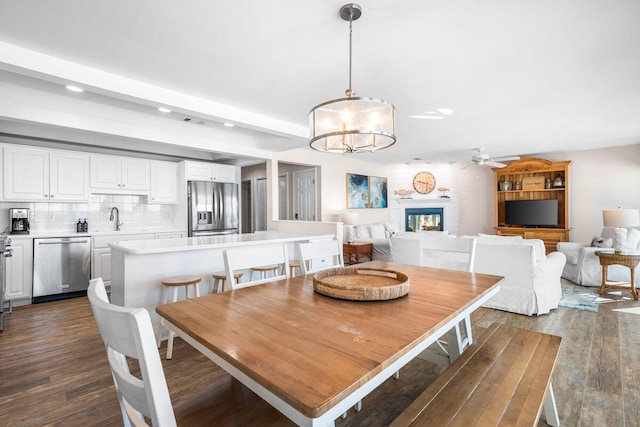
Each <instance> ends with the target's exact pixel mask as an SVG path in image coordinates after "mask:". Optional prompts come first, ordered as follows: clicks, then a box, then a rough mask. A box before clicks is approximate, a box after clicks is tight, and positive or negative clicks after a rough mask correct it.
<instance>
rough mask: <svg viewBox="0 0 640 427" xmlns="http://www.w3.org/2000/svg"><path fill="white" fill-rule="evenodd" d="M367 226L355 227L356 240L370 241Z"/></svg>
mask: <svg viewBox="0 0 640 427" xmlns="http://www.w3.org/2000/svg"><path fill="white" fill-rule="evenodd" d="M369 230H370V229H369V226H368V225H357V226H356V238H358V239H370V238H371V232H370V231H369Z"/></svg>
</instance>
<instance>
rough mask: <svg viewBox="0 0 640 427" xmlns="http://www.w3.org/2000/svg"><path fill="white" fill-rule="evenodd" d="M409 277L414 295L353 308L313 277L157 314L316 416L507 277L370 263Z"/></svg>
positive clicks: (168, 306)
mask: <svg viewBox="0 0 640 427" xmlns="http://www.w3.org/2000/svg"><path fill="white" fill-rule="evenodd" d="M358 266H359V267H360V266H361V267H377V268H387V269H395V270H398V271H402V272H403V273H405V274H407V275H408V276H409V280H410V283H411V290H410V291H409V294H408V295H406V296H404V297H402V298H399V299H396V300H390V301H367V302H358V301H346V300H338V299H333V298H330V297H326V296H323V295H320V294H318V293H315V292H314V291H313V279H312V276H311V275H310V276H306V277H305V276H298V277H294V278H291V279H287V280H281V281H277V282H272V283H268V284H264V285H259V286H253V287H248V288H243V289H239V290H236V291H230V292H225V293H221V294H211V295H206V296H202V297H200V298H192V299H187V300H183V301H179V302H175V303H170V304H164V305H160V306H158V307H157V308H156V311H157V313H158V314H160V315H161V316H162V317H164V318H165V319H167V320H168V321H169V322H171V323H172V324H174V325H175V326H177V327H178V328H180V329H181V330H182V331H183V332H185V333H186V334H188V335H189V336H191V337H192V338H194V339H195V340H196V341H198V342H199V343H200V344H202V345H203V346H204V347H206V348H207V349H209V350H210V351H212V352H213V353H215V354H216V355H218V356H220V357H221V358H222V359H224V360H225V361H227V362H228V363H230V364H231V365H233V366H234V367H235V368H237V369H239V370H240V371H241V372H243V373H244V374H246V375H248V376H249V377H250V378H252V379H253V380H254V381H255V382H257V383H258V384H260V385H261V386H263V387H265V388H266V389H268V390H270V391H271V392H272V393H274V394H275V395H277V396H279V397H280V398H281V399H282V400H284V401H285V402H287V403H288V404H289V405H291V406H292V407H294V408H296V409H297V410H298V411H300V412H301V413H303V414H305V415H306V416H309V417H311V418H315V417H318V416H320V415H322V414H323V413H325V412H326V411H327V410H328V409H330V408H331V407H333V406H334V405H335V404H336V403H337V402H340V401H341V400H342V399H344V398H345V397H346V396H348V395H349V394H350V393H352V392H353V391H354V390H356V389H358V388H359V387H360V386H361V385H363V384H364V383H366V382H367V381H368V380H369V379H370V378H372V377H373V376H375V375H376V374H378V373H379V372H381V371H382V370H383V369H385V368H386V367H388V366H389V365H391V364H392V363H393V362H394V361H396V360H397V359H399V358H400V357H401V356H402V355H404V354H405V353H407V352H408V351H409V350H410V349H412V348H413V347H415V346H416V345H417V344H418V343H420V342H422V341H423V340H424V339H425V337H429V336H431V335H432V334H433V333H434V332H435V331H436V330H437V329H438V328H439V327H442V326H444V324H445V323H446V322H447V321H449V320H451V319H452V318H454V317H455V316H456V315H458V314H460V313H461V312H463V311H464V310H465V309H467V308H469V307H470V306H471V305H472V304H473V303H474V302H475V301H476V300H478V298H480V297H481V296H482V295H484V294H486V293H487V292H490V291H491V290H492V289H493V288H494V287H495V286H497V284H498V283H499V282H500V280H501V279H502V277H499V276H492V275H486V274H478V273H475V274H472V273H466V272H457V271H451V270H440V269H434V268H426V267H417V266H406V265H399V264H393V263H387V262H380V261H374V262H368V263H364V264H359V265H358Z"/></svg>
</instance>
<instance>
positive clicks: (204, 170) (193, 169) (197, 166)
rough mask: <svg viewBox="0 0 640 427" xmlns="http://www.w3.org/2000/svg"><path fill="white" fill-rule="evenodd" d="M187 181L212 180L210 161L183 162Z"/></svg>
mask: <svg viewBox="0 0 640 427" xmlns="http://www.w3.org/2000/svg"><path fill="white" fill-rule="evenodd" d="M185 168H186V175H187V181H212V180H213V165H212V164H211V163H200V162H185Z"/></svg>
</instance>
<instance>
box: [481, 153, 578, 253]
mask: <svg viewBox="0 0 640 427" xmlns="http://www.w3.org/2000/svg"><path fill="white" fill-rule="evenodd" d="M570 165H571V161H570V160H567V161H561V162H551V161H549V160H545V159H537V158H525V159H521V160H516V161H514V162H512V163H511V164H509V165H508V166H507V167H504V168H494V169H493V171H494V173H495V182H494V188H495V191H496V201H497V209H496V220H495V225H496V226H495V229H496V234H498V235H501V236H522V237H523V238H525V239H541V240H542V241H544V245H545V248H546V251H547V253H549V252H553V251H555V250H556V245H557V243H558V242H566V241H569V233H570V231H571V226H570V224H569V189H570V183H571V179H570V175H569V167H570ZM558 175H560V176H561V177H562V178H563V181H564V185H563V186H562V187H553V186H552V187H551V188H537V189H535V190H530V189H528V190H523V189H518V190H516V189H515V187H516V183H520V188H522V179H523V178H525V177H534V176H535V177H541V178H542V179H544V182H545V183H546V182H547V180H550V181H551V182H552V183H553V181H554V179H555V178H556V177H558ZM504 181H509V182H510V183H511V186H512V187H511V189H510V190H501V186H500V183H501V182H504ZM550 199H557V200H558V226H557V227H555V228H522V227H510V226H506V225H505V217H504V206H505V201H507V200H550Z"/></svg>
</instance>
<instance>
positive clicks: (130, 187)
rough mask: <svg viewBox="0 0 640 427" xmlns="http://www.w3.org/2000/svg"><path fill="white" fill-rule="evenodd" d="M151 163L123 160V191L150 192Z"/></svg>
mask: <svg viewBox="0 0 640 427" xmlns="http://www.w3.org/2000/svg"><path fill="white" fill-rule="evenodd" d="M149 173H150V172H149V162H145V161H138V160H130V159H123V160H122V182H121V184H122V189H123V190H125V191H144V192H148V191H149Z"/></svg>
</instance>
